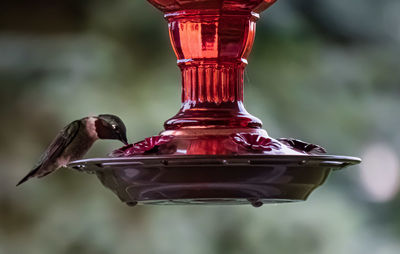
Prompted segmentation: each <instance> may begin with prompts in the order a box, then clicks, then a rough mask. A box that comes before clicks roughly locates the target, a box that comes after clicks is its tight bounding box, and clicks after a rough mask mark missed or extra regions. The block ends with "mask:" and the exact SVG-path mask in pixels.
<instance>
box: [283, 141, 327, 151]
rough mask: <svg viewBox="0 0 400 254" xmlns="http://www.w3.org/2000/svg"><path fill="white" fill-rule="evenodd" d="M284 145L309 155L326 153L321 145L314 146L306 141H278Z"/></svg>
mask: <svg viewBox="0 0 400 254" xmlns="http://www.w3.org/2000/svg"><path fill="white" fill-rule="evenodd" d="M278 140H279V141H280V142H282V143H283V144H285V145H287V146H289V147H290V148H292V149H295V150H298V151H301V152H306V153H309V154H324V153H326V150H325V148H323V147H322V146H319V145H314V144H310V143H306V142H304V141H301V140H298V139H294V138H280V139H278Z"/></svg>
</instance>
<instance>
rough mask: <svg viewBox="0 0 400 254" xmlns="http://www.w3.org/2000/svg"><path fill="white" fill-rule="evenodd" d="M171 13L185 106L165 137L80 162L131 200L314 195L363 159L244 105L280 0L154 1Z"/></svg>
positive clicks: (240, 200)
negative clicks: (298, 135)
mask: <svg viewBox="0 0 400 254" xmlns="http://www.w3.org/2000/svg"><path fill="white" fill-rule="evenodd" d="M149 1H150V3H152V4H153V5H154V6H156V7H157V8H158V9H160V10H162V11H163V12H164V14H165V18H166V19H167V21H168V24H169V25H168V27H169V32H170V38H171V42H172V45H173V48H174V51H175V53H176V56H177V58H178V66H179V67H180V69H181V71H182V107H181V109H180V111H179V112H178V114H177V115H176V116H174V117H173V118H171V119H169V120H167V121H166V122H165V124H164V128H165V130H164V131H163V132H161V133H160V135H159V136H154V137H150V138H146V139H145V140H143V141H140V142H137V143H135V144H132V145H129V146H126V147H123V148H121V149H118V150H116V151H114V152H113V153H112V154H111V157H112V158H98V159H87V160H80V161H75V162H73V163H71V164H70V166H71V167H73V168H76V169H78V170H81V171H85V172H92V173H93V172H94V173H96V175H97V176H98V178H99V179H100V181H101V182H102V184H103V185H104V186H106V187H107V188H109V189H111V190H112V191H113V192H114V193H115V194H117V195H118V197H119V198H120V199H121V200H122V201H123V202H125V203H127V204H128V205H136V204H137V203H142V204H252V205H253V206H255V207H258V206H261V205H262V204H263V203H280V202H291V201H301V200H306V198H307V197H308V196H309V194H310V193H311V192H312V191H313V190H314V189H315V188H317V187H318V186H320V185H321V184H323V183H324V181H325V180H326V178H327V176H328V175H329V173H330V172H331V171H332V170H335V169H341V168H344V167H346V166H349V165H353V164H357V163H359V162H360V159H358V158H354V157H346V156H332V155H324V153H325V149H323V148H322V147H320V146H318V145H313V144H308V143H305V142H302V141H299V140H295V139H278V140H277V139H273V138H271V137H270V136H269V135H268V133H267V132H266V131H265V130H263V129H262V128H261V127H262V123H261V121H260V120H259V119H257V118H256V117H254V116H252V115H250V114H249V113H247V111H246V110H245V108H244V106H243V72H244V68H245V66H246V64H247V60H246V59H247V56H248V54H249V53H250V51H251V46H252V44H253V40H254V35H255V22H256V21H257V19H258V13H260V12H261V11H263V10H265V9H266V8H268V7H269V6H270V5H272V4H273V3H274V2H275V1H272V0H271V1H265V0H264V1H263V0H257V1H250V0H238V1H218V2H217V1H214V0H201V1H200V0H191V1H185V2H183V3H182V2H178V1H174V0H172V1H170V0H168V1H167V0H149Z"/></svg>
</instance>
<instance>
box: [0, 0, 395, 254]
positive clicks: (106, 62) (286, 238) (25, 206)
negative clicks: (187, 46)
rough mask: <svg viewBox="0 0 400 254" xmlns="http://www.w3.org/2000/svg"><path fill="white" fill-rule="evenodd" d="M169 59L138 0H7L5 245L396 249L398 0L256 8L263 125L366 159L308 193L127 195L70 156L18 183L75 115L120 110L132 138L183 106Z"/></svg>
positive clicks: (107, 249) (42, 250) (253, 76)
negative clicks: (233, 199) (294, 198)
mask: <svg viewBox="0 0 400 254" xmlns="http://www.w3.org/2000/svg"><path fill="white" fill-rule="evenodd" d="M175 61H176V59H175V56H174V54H173V51H172V50H171V47H170V45H169V38H168V33H167V25H166V22H165V21H164V20H163V17H162V14H161V13H160V12H159V11H157V10H156V9H155V8H153V7H152V6H150V5H149V4H148V3H146V2H145V1H136V0H135V1H134V0H115V1H106V0H91V1H84V0H79V1H78V0H70V1H50V0H40V1H28V0H20V1H11V0H3V1H2V3H1V4H0V103H1V105H0V113H1V116H2V121H1V126H0V140H1V146H0V150H1V151H0V165H1V170H0V254H11V253H30V254H36V253H38V254H47V253H49V254H54V253H57V254H63V253H74V254H83V253H114V254H123V253H166V254H169V253H171V254H172V253H174V254H175V253H190V254H197V253H199V254H200V253H201V254H205V253H207V254H214V253H277V254H286V253H307V254H313V253H316V254H317V253H318V254H328V253H335V254H338V253H352V254H358V253H360V254H361V253H362V254H364V253H373V254H398V253H400V241H399V240H400V203H399V201H400V196H399V194H398V190H399V169H400V167H399V150H400V131H399V127H400V2H399V1H398V0H381V1H373V0H352V1H337V0H308V1H298V0H286V1H285V0H281V1H278V3H276V4H275V5H274V6H273V7H271V8H270V9H269V10H268V11H266V12H265V13H263V14H262V15H261V19H260V21H259V22H258V23H257V36H256V40H255V45H254V48H253V52H252V54H251V56H250V58H249V63H250V64H249V66H248V68H247V71H246V77H245V98H246V100H245V105H246V107H247V109H248V111H249V112H251V113H252V114H253V115H255V116H257V117H259V118H260V119H262V120H263V122H264V127H265V128H266V129H267V130H268V131H269V133H270V135H271V136H273V137H295V138H300V139H303V140H306V141H310V142H313V143H317V144H321V145H323V146H324V147H326V148H327V150H328V152H329V153H330V154H344V155H353V156H359V157H362V158H363V160H364V162H363V164H362V165H361V166H359V167H351V168H348V169H346V170H344V171H339V172H335V173H334V174H333V175H332V176H331V177H330V178H329V179H328V182H327V184H326V185H324V186H323V187H321V188H320V189H318V190H317V191H316V192H315V193H314V194H313V195H311V197H310V198H309V200H308V201H307V202H303V203H296V204H283V205H264V206H263V207H262V208H257V209H256V208H253V207H250V206H232V207H224V206H222V207H218V206H215V207H212V206H211V207H190V206H188V207H185V206H174V207H157V206H138V207H134V208H130V207H127V206H126V205H124V204H122V203H121V202H120V201H119V200H118V199H117V198H116V196H114V194H112V193H111V192H110V191H108V190H106V189H105V188H103V187H102V186H101V184H100V183H99V181H98V180H97V179H96V177H94V176H92V175H86V174H82V173H78V172H76V171H72V170H60V171H59V172H57V173H54V174H51V175H49V176H48V177H46V178H45V179H42V180H31V181H29V182H27V183H26V184H24V185H22V186H20V187H18V188H16V187H15V184H16V183H17V181H18V180H19V179H20V178H21V177H22V176H24V175H25V174H26V173H27V172H28V171H29V169H30V168H31V167H32V166H33V165H34V163H35V162H36V160H37V159H38V157H39V156H40V154H41V153H42V152H43V151H44V149H45V148H46V147H47V145H48V144H49V143H50V141H51V140H52V138H53V137H54V136H55V135H56V133H57V132H58V131H59V130H60V129H61V128H62V127H63V126H64V125H66V124H67V123H69V122H70V121H72V120H74V119H78V118H81V117H83V116H86V115H90V114H99V113H114V114H117V115H119V116H121V118H122V119H124V121H125V122H126V124H127V126H128V136H129V138H130V141H131V142H132V141H139V140H141V139H143V138H145V137H148V136H152V135H155V134H157V133H158V132H159V131H161V128H162V123H163V121H164V120H166V119H167V118H169V117H170V116H172V115H174V114H175V113H176V112H177V111H178V108H179V100H180V75H179V70H178V68H177V67H176V64H175ZM120 145H121V144H120V143H118V142H114V141H104V142H98V143H96V144H95V146H94V148H93V149H92V150H91V152H90V153H89V154H88V157H95V156H96V157H98V156H105V155H106V154H107V153H108V152H110V151H111V150H112V149H115V148H117V147H119V146H120Z"/></svg>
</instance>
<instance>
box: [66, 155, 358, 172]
mask: <svg viewBox="0 0 400 254" xmlns="http://www.w3.org/2000/svg"><path fill="white" fill-rule="evenodd" d="M360 162H361V159H360V158H357V157H352V156H341V155H264V154H257V155H169V156H168V155H142V156H132V157H119V158H91V159H84V160H77V161H73V162H71V163H70V164H69V165H68V167H72V168H75V169H82V168H86V166H90V168H91V171H92V170H95V171H96V170H102V169H104V168H110V167H113V168H114V169H115V168H118V167H124V166H134V165H138V166H149V165H163V166H165V167H168V166H169V165H174V166H176V165H182V166H197V165H201V166H205V165H221V166H224V165H225V166H234V165H244V164H247V165H249V166H253V165H266V164H270V165H279V164H296V165H305V164H309V163H317V166H325V167H331V168H343V167H346V166H350V165H355V164H359V163H360ZM92 166H95V167H92ZM83 170H84V169H83ZM84 171H85V170H84Z"/></svg>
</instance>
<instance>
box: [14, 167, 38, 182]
mask: <svg viewBox="0 0 400 254" xmlns="http://www.w3.org/2000/svg"><path fill="white" fill-rule="evenodd" d="M39 168H40V165H39V166H38V167H36V168H34V169H32V170H31V171H30V172H29V173H28V174H27V175H26V176H25V177H24V178H22V179H21V181H19V182H18V183H17V185H16V186H18V185H20V184H22V183H24V182H26V181H27V180H28V179H29V178H31V177H34V176H35V174H36V172H37V171H38V170H39Z"/></svg>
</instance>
